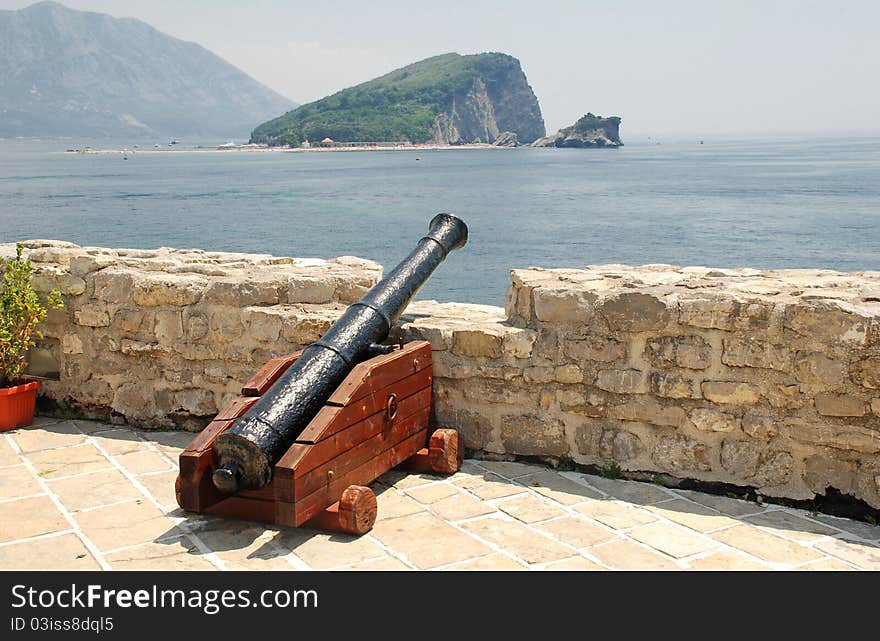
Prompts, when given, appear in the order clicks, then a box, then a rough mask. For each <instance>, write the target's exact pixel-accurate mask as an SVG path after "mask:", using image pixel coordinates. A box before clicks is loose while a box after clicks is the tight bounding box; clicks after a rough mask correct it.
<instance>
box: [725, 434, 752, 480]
mask: <svg viewBox="0 0 880 641" xmlns="http://www.w3.org/2000/svg"><path fill="white" fill-rule="evenodd" d="M761 451H762V446H761V445H760V444H759V443H755V442H754V441H733V440H730V439H725V440H724V442H723V443H722V444H721V467H723V468H724V469H725V470H726V471H727V472H728V473H729V474H731V475H732V476H735V477H736V478H739V479H750V478H752V477H753V476H754V475H755V474H756V473H757V471H758V463H759V462H760V460H761Z"/></svg>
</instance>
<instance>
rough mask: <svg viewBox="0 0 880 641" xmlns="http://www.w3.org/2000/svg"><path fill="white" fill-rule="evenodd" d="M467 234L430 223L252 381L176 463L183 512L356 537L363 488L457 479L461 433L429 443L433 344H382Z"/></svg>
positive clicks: (450, 221) (363, 519)
mask: <svg viewBox="0 0 880 641" xmlns="http://www.w3.org/2000/svg"><path fill="white" fill-rule="evenodd" d="M467 235H468V230H467V226H466V225H465V223H464V222H463V221H462V220H460V219H459V218H457V217H455V216H453V215H452V214H448V213H442V214H438V215H436V216H435V217H434V218H433V219H432V220H431V222H430V224H429V231H428V234H427V235H426V236H424V237H423V238H422V239H421V240H420V241H419V242H418V244H417V245H416V247H415V249H414V250H413V251H412V252H411V253H410V254H409V256H407V257H406V258H405V259H404V260H403V261H401V262H400V264H399V265H397V267H395V268H394V270H392V271H391V273H389V274H388V275H387V276H386V277H385V278H383V279H382V280H381V281H380V282H379V283H378V284H377V285H376V286H374V287H373V288H372V289H371V290H370V291H369V292H367V294H366V295H364V297H363V298H361V300H360V301H358V302H357V303H354V304H352V305H351V306H350V307H348V309H347V310H346V311H345V312H344V313H343V314H342V316H341V317H340V318H339V319H338V320H337V321H336V322H335V323H334V324H333V325H332V326H331V327H330V329H329V330H328V331H327V332H326V333H325V334H324V335H323V336H322V337H321V338H320V339H319V340H317V341H315V342H314V343H312V344H311V345H309V346H308V347H306V348H305V349H304V350H302V351H301V352H298V353H296V354H293V355H290V356H287V357H281V358H276V359H273V360H272V361H270V362H269V363H267V364H266V365H265V366H264V367H263V368H262V369H261V370H260V371H259V372H257V374H256V375H255V376H254V377H253V378H252V379H251V381H249V382H248V383H247V384H246V385H245V387H244V388H243V389H242V394H243V395H242V398H240V399H236V400H235V401H233V403H232V404H231V405H230V406H229V407H228V408H224V409H223V410H221V412H220V413H219V414H218V415H217V417H216V418H215V419H214V421H212V422H211V423H210V424H209V425H208V427H206V428H205V430H204V431H203V432H202V433H201V434H200V435H199V436H198V437H197V438H196V439H195V440H194V441H193V443H191V444H190V447H189V448H187V450H185V451H184V452H183V453H182V454H181V464H180V470H181V473H180V475H179V477H178V480H177V485H176V489H177V497H178V503H179V504H180V505H181V507H183V508H184V509H185V510H188V511H195V512H209V513H216V514H224V515H227V516H240V517H242V518H250V519H256V520H262V521H266V522H271V523H276V524H282V525H294V526H299V525H303V524H304V523H306V522H312V523H313V524H317V526H319V527H324V528H325V529H341V530H342V531H350V532H353V533H362V532H363V531H366V530H367V529H369V527H371V526H372V520H371V519H375V497H374V496H373V495H372V492H370V491H369V489H368V488H366V487H364V484H366V483H369V482H372V480H374V479H375V478H377V477H378V476H379V475H381V474H382V473H384V472H385V471H387V470H388V469H390V468H391V467H393V466H395V465H399V464H401V463H404V462H405V463H407V464H409V466H410V467H411V468H413V469H421V470H423V471H433V472H452V471H455V470H457V468H458V465H459V464H460V461H461V448H460V447H459V446H458V439H457V433H456V432H454V431H453V430H443V429H440V430H437V431H436V432H435V433H434V434H431V435H429V433H428V417H429V415H430V397H431V395H430V391H431V390H430V384H431V351H430V344H428V343H426V342H425V341H413V342H411V343H409V344H407V345H403V344H401V345H399V346H395V345H384V344H382V343H383V341H386V340H387V339H388V336H389V334H390V332H391V329H392V327H393V326H394V324H395V322H396V321H397V320H398V319H399V318H400V316H401V314H402V313H403V311H404V310H405V309H406V306H407V305H408V304H409V302H410V301H411V300H412V298H413V296H414V295H415V294H416V293H417V292H418V291H419V289H420V288H421V287H422V285H424V283H425V282H426V281H427V279H428V277H429V276H430V275H431V273H432V272H433V271H434V270H435V269H436V268H437V266H438V265H439V264H440V263H441V262H443V260H444V259H445V258H446V256H447V255H448V254H449V252H451V251H453V250H455V249H459V248H461V247H463V246H464V245H465V244H466V242H467ZM400 408H404V409H405V411H403V412H400V413H399V412H398V410H399V409H400ZM398 414H400V415H398ZM425 446H427V447H425ZM349 481H352V483H349ZM354 481H356V482H354ZM370 497H372V499H371V498H370ZM258 502H262V504H258ZM266 503H271V508H270V506H269V505H266ZM324 503H327V505H326V506H325V505H323V504H324ZM321 510H324V512H325V513H324V514H321ZM371 514H372V516H371ZM336 526H338V527H336Z"/></svg>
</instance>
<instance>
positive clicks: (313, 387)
mask: <svg viewBox="0 0 880 641" xmlns="http://www.w3.org/2000/svg"><path fill="white" fill-rule="evenodd" d="M467 236H468V229H467V225H465V224H464V222H463V221H462V220H461V219H459V218H456V217H455V216H453V215H452V214H437V215H436V216H434V218H433V219H432V220H431V223H430V225H429V230H428V234H427V235H426V236H425V237H423V238H422V239H421V240H420V241H419V243H418V245H417V246H416V248H415V249H414V250H413V251H412V252H411V253H410V255H409V256H407V257H406V258H405V259H404V260H403V261H401V263H400V264H399V265H398V266H397V267H395V268H394V270H393V271H392V272H391V273H390V274H388V276H386V277H385V278H383V279H382V280H381V281H380V282H379V283H378V284H377V285H376V286H375V287H373V288H372V289H371V290H370V291H369V292H367V293H366V295H365V296H364V297H363V298H362V299H361V300H360V301H358V302H357V303H354V304H353V305H351V306H350V307H349V308H348V309H347V310H345V312H344V313H343V314H342V316H341V317H340V318H339V320H337V321H336V322H335V323H334V324H333V325H332V326H331V327H330V329H329V330H327V333H326V334H324V336H322V337H321V339H320V340H318V341H316V342H314V343H312V344H311V345H309V346H308V347H307V348H306V349H305V350H304V351H303V353H302V355H301V356H300V357H299V359H297V361H296V362H295V363H294V364H293V365H291V366H290V368H288V370H287V371H286V372H285V373H284V375H283V376H282V377H281V378H279V379H278V381H277V382H276V383H275V384H274V385H273V386H272V387H271V388H270V389H269V390H268V391H267V392H266V393H265V394H264V395H263V396H262V397H261V398H260V400H259V401H257V402H256V403H254V405H253V406H252V407H251V408H250V409H249V410H248V411H247V412H246V413H245V414H243V415H242V416H241V418H239V419H238V421H237V422H236V424H235V425H234V426H233V427H232V428H231V429H229V430H227V431H226V432H224V433H223V434H221V435H220V436H219V437H218V438H217V440H216V441H215V443H214V458H215V471H214V476H213V482H214V485H215V487H216V488H217V489H218V490H220V491H221V492H225V493H233V492H236V491H238V490H239V489H258V488H261V487H265V486H266V485H268V484H269V482H270V481H271V480H272V468H273V466H274V465H275V463H277V462H278V460H279V459H280V458H281V457H282V456H283V455H284V452H286V451H287V448H288V447H290V445H291V444H292V443H293V442H294V441H295V440H296V438H297V436H299V434H300V433H301V432H302V431H303V430H304V429H305V428H306V426H307V425H308V424H309V422H310V421H311V420H312V419H313V418H314V417H315V415H316V414H317V413H318V410H320V409H321V407H322V406H323V405H324V403H325V402H326V401H327V399H328V398H329V397H330V395H331V394H332V393H333V391H334V390H335V389H336V388H337V387H338V386H339V384H340V383H341V382H342V381H343V380H345V377H346V376H347V375H348V373H349V372H350V371H351V370H352V368H354V366H355V365H357V364H358V363H360V362H362V361H364V360H366V359H367V358H369V357H371V356H372V355H375V353H376V345H377V344H378V343H381V342H382V341H384V340H386V339H387V338H388V334H389V332H390V331H391V328H392V327H393V326H394V323H395V322H397V320H398V319H399V318H400V315H401V314H402V313H403V310H404V309H406V306H407V305H408V304H409V302H410V300H412V298H413V296H415V294H416V293H417V292H418V291H419V289H421V287H422V285H424V284H425V281H427V280H428V277H429V276H430V275H431V273H432V272H433V271H434V270H435V269H436V268H437V266H438V265H439V264H440V263H441V262H443V260H444V259H445V258H446V255H447V254H448V253H449V252H451V251H453V250H455V249H459V248H460V247H464V245H465V243H466V242H467Z"/></svg>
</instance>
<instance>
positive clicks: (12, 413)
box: [0, 245, 63, 431]
mask: <svg viewBox="0 0 880 641" xmlns="http://www.w3.org/2000/svg"><path fill="white" fill-rule="evenodd" d="M21 253H22V246H21V245H17V246H16V251H15V258H14V259H11V260H7V261H6V262H5V264H3V265H2V267H0V273H2V281H0V431H4V430H10V429H13V428H16V427H24V426H25V425H30V424H31V423H32V422H33V420H34V406H35V404H36V402H37V390H38V389H39V387H40V381H37V380H25V379H24V378H22V373H23V372H24V370H25V368H26V367H27V360H26V356H27V352H28V350H29V349H30V348H31V347H33V346H34V345H36V340H37V339H38V338H42V337H43V335H42V334H41V333H40V331H39V329H38V327H39V325H40V323H41V322H43V320H44V319H45V318H46V313H47V311H48V308H52V309H57V308H59V307H62V306H63V303H62V302H61V294H60V293H59V292H58V290H54V289H53V290H52V291H51V292H49V296H48V299H47V301H46V304H45V305H44V304H43V302H42V301H41V300H40V297H39V295H38V294H37V292H36V291H34V288H33V285H32V284H31V262H30V260H23V259H22V257H21Z"/></svg>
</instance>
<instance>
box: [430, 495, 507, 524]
mask: <svg viewBox="0 0 880 641" xmlns="http://www.w3.org/2000/svg"><path fill="white" fill-rule="evenodd" d="M428 508H429V509H430V510H431V512H433V513H434V514H436V515H437V516H439V517H440V518H441V519H445V520H447V521H460V520H462V519H470V518H473V517H475V516H482V515H484V514H491V513H492V512H496V511H497V510H496V508H495V507H494V506H493V505H492V504H491V503H486V502H485V501H481V500H479V499H475V498H474V497H473V496H471V495H470V494H465V493H464V492H458V493H457V494H454V495H452V496H448V497H446V498H445V499H441V500H439V501H436V502H435V503H431V504H430V505H429V506H428Z"/></svg>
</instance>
